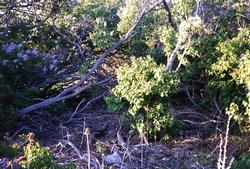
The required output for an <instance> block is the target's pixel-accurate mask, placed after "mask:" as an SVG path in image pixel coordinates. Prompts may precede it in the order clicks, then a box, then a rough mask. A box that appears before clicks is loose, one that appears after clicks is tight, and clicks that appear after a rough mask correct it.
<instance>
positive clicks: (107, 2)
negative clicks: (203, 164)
mask: <svg viewBox="0 0 250 169" xmlns="http://www.w3.org/2000/svg"><path fill="white" fill-rule="evenodd" d="M0 21H1V22H0V140H2V141H0V159H1V158H4V157H7V156H8V157H10V158H12V159H14V158H16V157H17V156H20V155H22V156H23V159H22V160H20V161H19V164H18V165H19V166H20V167H23V168H76V167H77V166H78V167H79V166H81V165H84V164H81V165H80V164H74V160H72V161H71V162H69V161H67V165H61V164H58V163H57V161H56V159H55V157H54V156H53V153H52V151H50V149H48V148H46V147H41V146H40V144H39V143H38V142H36V141H35V140H34V138H33V133H30V134H29V135H28V136H27V137H28V138H26V136H23V135H21V134H20V136H18V138H19V139H22V140H23V141H24V142H25V143H24V144H23V145H18V146H15V144H16V143H13V142H12V143H10V141H9V140H8V139H6V138H8V137H7V136H6V133H15V131H16V130H17V124H20V123H21V124H26V122H27V121H32V120H31V119H34V118H35V119H39V118H40V115H41V114H45V113H49V114H50V116H51V118H52V117H53V118H54V117H55V118H58V117H61V116H62V117H63V116H64V114H65V113H68V112H70V117H68V119H67V120H66V122H65V123H67V124H68V123H69V122H71V121H72V120H74V117H75V116H76V115H77V114H80V113H83V112H84V110H85V109H86V108H89V107H90V104H94V102H95V101H97V100H98V103H100V104H101V105H102V106H100V104H97V105H95V106H96V107H97V108H100V109H103V107H105V109H107V110H108V111H109V112H112V114H116V115H119V121H120V122H121V124H122V126H124V127H123V128H124V131H123V132H124V135H127V134H128V133H130V132H129V130H130V131H134V130H135V132H134V133H135V134H134V136H133V137H134V138H135V139H136V138H141V143H143V142H145V143H147V142H148V141H149V142H155V141H167V140H169V139H170V138H171V139H175V138H178V137H179V136H180V135H181V134H180V133H182V132H183V131H190V130H192V131H194V132H198V133H199V132H202V133H203V134H204V135H206V136H211V135H215V134H218V133H217V132H218V131H217V129H218V128H221V129H222V131H220V133H222V134H224V132H223V131H225V130H229V131H230V134H232V135H234V136H236V137H237V138H239V139H240V142H241V141H244V140H245V137H244V136H245V135H248V133H249V132H250V25H249V22H250V3H249V1H247V0H218V1H210V0H189V1H186V0H159V1H157V0H79V1H72V0H58V1H53V0H47V1H42V0H41V1H35V0H34V1H33V0H23V1H16V0H3V1H1V2H0ZM75 108H76V109H75ZM182 108H189V109H190V110H195V111H197V112H199V113H195V112H193V114H192V111H190V112H189V113H187V114H186V115H185V114H181V113H178V110H180V109H182ZM176 112H177V113H176ZM34 114H36V116H34V117H33V115H34ZM37 114H40V115H39V116H37ZM197 114H198V115H197ZM41 116H42V115H41ZM228 117H229V119H230V118H232V120H231V123H230V124H228V129H225V127H226V125H225V123H226V122H227V121H228V123H229V122H230V120H228ZM204 119H205V120H204ZM84 124H85V121H84ZM196 124H199V125H198V127H197V126H196ZM207 124H208V125H207ZM60 125H61V124H60ZM204 126H205V127H204ZM203 127H204V128H203ZM120 128H121V127H120ZM226 128H227V127H226ZM41 130H42V129H41ZM90 130H91V129H90ZM119 131H120V130H119ZM18 132H19V131H18ZM24 134H28V133H27V132H24ZM196 134H197V133H196ZM15 135H16V134H15ZM82 135H83V134H82ZM88 135H89V134H88V132H87V133H86V132H85V136H86V137H87V138H88ZM138 136H139V137H138ZM186 136H187V135H186ZM226 137H228V134H227V136H226ZM143 140H144V141H143ZM246 140H247V141H250V139H247V138H246ZM247 141H246V142H247ZM227 142H228V141H227V140H226V141H224V144H227ZM6 143H8V144H9V145H6ZM67 143H69V142H67ZM81 143H82V141H81ZM9 146H11V147H12V148H10V147H9ZM69 146H72V144H70V143H69ZM96 147H98V146H97V145H96ZM221 147H222V145H221ZM225 147H226V146H225ZM73 149H74V148H73ZM221 149H222V148H221ZM74 150H75V149H74ZM225 151H226V150H224V153H225ZM236 151H237V153H236V154H233V156H235V157H236V160H235V161H234V162H233V163H231V164H229V163H230V162H229V161H226V162H225V161H223V160H222V161H220V159H219V160H218V164H217V167H218V168H220V167H221V166H222V167H221V168H223V169H224V168H226V166H225V163H226V164H227V165H229V166H231V167H232V168H242V169H247V168H250V163H249V162H250V156H249V153H250V147H249V144H245V145H241V146H240V148H239V149H237V150H236ZM221 153H222V152H220V154H221ZM77 154H78V155H79V153H77ZM79 157H82V156H81V155H79ZM89 158H90V157H89ZM225 160H226V159H225ZM87 163H88V165H89V163H90V160H89V161H87ZM91 164H92V163H91ZM88 167H89V166H88ZM0 168H1V160H0Z"/></svg>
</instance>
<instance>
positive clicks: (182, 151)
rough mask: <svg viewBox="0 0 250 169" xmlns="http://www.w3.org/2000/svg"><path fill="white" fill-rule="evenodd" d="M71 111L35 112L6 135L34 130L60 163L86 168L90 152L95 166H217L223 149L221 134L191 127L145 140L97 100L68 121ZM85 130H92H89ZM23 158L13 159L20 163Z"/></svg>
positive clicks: (12, 140)
mask: <svg viewBox="0 0 250 169" xmlns="http://www.w3.org/2000/svg"><path fill="white" fill-rule="evenodd" d="M71 115H72V112H71V113H64V114H63V115H59V116H52V115H51V113H46V112H34V113H32V114H30V115H27V116H25V117H24V119H23V120H22V121H20V122H18V123H17V124H16V130H14V131H12V132H9V133H7V135H6V138H7V140H8V141H9V143H10V144H13V143H15V144H19V145H20V146H22V145H24V144H25V141H24V140H23V139H21V138H20V137H19V135H20V134H22V133H26V134H27V133H29V132H32V133H34V134H35V139H36V140H37V141H39V143H40V144H41V145H42V146H48V147H50V149H51V150H52V152H53V154H54V156H55V158H56V159H57V160H58V161H59V162H60V163H67V162H69V161H73V162H74V163H76V164H77V165H78V166H82V168H87V163H88V160H87V159H88V155H89V154H91V166H93V168H127V169H134V168H135V169H136V168H145V169H154V168H159V169H160V168H162V169H168V168H170V169H215V168H217V167H216V165H217V159H218V154H219V151H220V148H219V143H220V137H219V135H217V134H212V135H206V136H204V135H202V133H200V132H199V131H197V130H193V131H190V130H189V131H182V132H180V133H179V134H178V135H177V136H175V137H173V138H170V139H169V140H167V141H158V142H149V143H148V144H146V143H145V142H142V140H143V139H142V138H141V139H140V138H139V137H138V135H137V134H136V133H135V132H132V131H128V130H127V129H126V126H122V124H121V122H120V114H115V113H109V112H107V111H106V110H105V108H102V107H101V108H100V106H98V105H97V104H96V105H94V106H93V107H92V108H91V109H88V110H85V111H84V112H82V113H81V114H77V115H76V116H74V117H73V118H72V120H71V121H68V120H69V119H70V116H71ZM86 129H87V130H89V131H90V132H89V133H86V131H87V130H86ZM187 133H188V134H187ZM190 133H191V134H190ZM87 137H88V140H87ZM88 146H89V148H90V153H89V152H88ZM235 151H236V145H234V144H231V141H230V139H229V145H228V154H230V155H229V156H228V159H231V155H234V154H235ZM20 158H21V157H19V159H20ZM19 159H15V160H16V164H17V161H18V160H19ZM16 168H18V166H17V165H16Z"/></svg>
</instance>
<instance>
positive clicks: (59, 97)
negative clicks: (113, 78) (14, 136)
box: [18, 1, 162, 115]
mask: <svg viewBox="0 0 250 169" xmlns="http://www.w3.org/2000/svg"><path fill="white" fill-rule="evenodd" d="M161 2H162V1H159V2H157V3H155V4H154V5H152V6H150V8H149V9H148V10H146V9H147V8H146V7H145V8H143V10H142V12H141V14H140V15H139V17H138V19H137V20H136V21H135V23H134V25H133V26H132V27H131V28H130V30H129V31H128V32H127V33H126V35H125V36H124V37H123V38H121V39H120V40H119V41H117V42H116V43H115V44H114V45H113V46H111V47H110V48H109V49H107V50H106V51H105V52H104V53H103V54H102V55H101V57H100V58H99V59H97V61H96V62H95V64H94V65H93V67H92V68H91V69H90V70H89V72H88V73H87V74H85V76H83V77H82V78H81V79H80V80H79V82H78V83H77V84H75V85H73V86H71V87H69V88H67V89H65V90H64V91H63V92H61V93H60V94H58V95H57V96H55V97H52V98H49V99H46V100H44V101H43V102H40V103H37V104H34V105H31V106H29V107H27V108H24V109H22V110H20V111H18V113H19V115H24V114H26V113H29V112H32V111H34V110H38V109H41V108H43V107H47V106H49V105H51V104H54V103H56V102H58V101H62V100H65V99H69V98H72V97H74V96H76V95H77V94H79V93H81V92H83V91H84V90H85V89H87V88H90V87H92V86H93V84H88V85H85V86H84V87H82V88H80V89H79V90H77V91H75V92H73V91H74V90H76V89H77V88H79V87H80V86H81V85H83V83H84V82H85V81H86V80H87V79H88V78H89V77H90V76H91V75H92V74H93V73H94V72H95V71H96V70H97V69H98V68H99V67H100V65H101V64H102V63H103V60H104V58H105V57H107V56H108V55H110V54H111V52H112V51H113V50H115V49H116V48H117V47H119V46H120V45H121V44H123V43H124V42H125V41H126V40H127V39H129V38H130V36H131V35H132V34H133V32H134V30H135V28H136V27H137V26H138V24H139V23H140V21H141V20H142V18H143V17H144V15H145V14H146V13H148V12H150V11H151V10H152V9H153V8H155V7H156V6H157V5H158V4H160V3H161ZM99 83H100V82H99ZM99 83H96V84H95V85H98V84H99ZM71 92H73V93H71ZM70 93H71V94H70Z"/></svg>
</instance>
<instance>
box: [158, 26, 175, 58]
mask: <svg viewBox="0 0 250 169" xmlns="http://www.w3.org/2000/svg"><path fill="white" fill-rule="evenodd" d="M160 40H161V42H162V43H163V44H164V52H165V54H166V55H167V56H170V54H171V53H172V52H173V50H174V47H175V45H176V40H177V39H176V32H175V30H174V29H173V28H172V27H165V28H163V30H162V33H161V36H160Z"/></svg>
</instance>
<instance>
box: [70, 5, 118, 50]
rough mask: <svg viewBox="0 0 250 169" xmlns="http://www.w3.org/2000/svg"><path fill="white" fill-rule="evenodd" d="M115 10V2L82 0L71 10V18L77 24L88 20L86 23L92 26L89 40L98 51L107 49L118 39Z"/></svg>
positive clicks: (116, 6) (116, 7) (116, 8)
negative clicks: (74, 19)
mask: <svg viewBox="0 0 250 169" xmlns="http://www.w3.org/2000/svg"><path fill="white" fill-rule="evenodd" d="M117 10H118V1H117V0H100V1H95V0H82V1H81V2H80V5H77V6H75V8H74V9H73V16H74V18H76V20H77V21H79V22H80V21H81V19H86V18H88V19H89V20H88V22H91V24H93V25H94V28H93V29H92V30H91V32H90V33H89V39H90V40H91V42H92V43H93V45H94V46H95V47H97V48H98V49H107V48H108V47H110V46H111V45H112V44H114V43H115V42H116V41H117V39H118V33H117V32H116V25H117V23H118V21H119V18H118V16H117Z"/></svg>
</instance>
